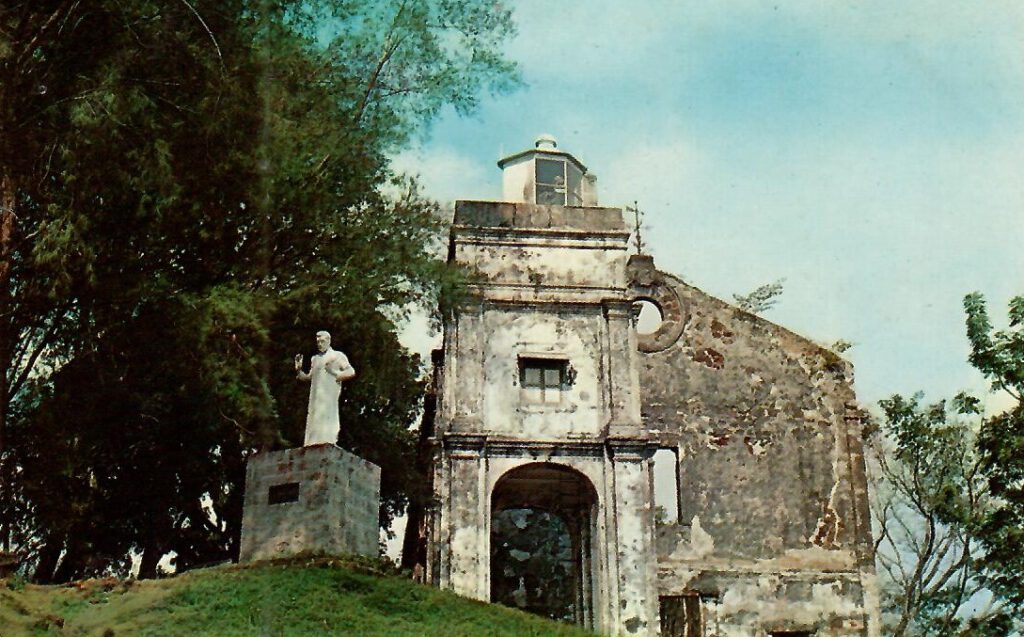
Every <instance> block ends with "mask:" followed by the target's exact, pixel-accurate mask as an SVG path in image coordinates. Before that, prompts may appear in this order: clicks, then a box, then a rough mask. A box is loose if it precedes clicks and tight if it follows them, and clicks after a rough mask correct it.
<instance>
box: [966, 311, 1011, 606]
mask: <svg viewBox="0 0 1024 637" xmlns="http://www.w3.org/2000/svg"><path fill="white" fill-rule="evenodd" d="M964 309H965V310H966V312H967V337H968V339H969V340H970V342H971V355H970V362H971V364H972V365H974V366H975V367H976V368H977V369H978V370H980V371H981V372H982V373H983V374H984V375H985V377H986V378H988V379H989V380H990V381H991V382H992V389H993V390H995V391H997V392H1004V393H1005V394H1006V395H1008V396H1009V397H1010V399H1011V401H1012V404H1011V406H1010V408H1009V409H1007V410H1005V411H1003V412H1002V413H999V414H996V415H993V416H990V417H988V418H986V419H985V420H984V422H983V423H982V426H981V432H980V435H979V447H980V450H981V453H982V457H983V459H984V465H983V469H984V472H985V475H986V477H987V479H988V485H989V489H990V490H991V491H992V495H993V496H994V497H995V498H996V501H997V503H998V506H997V507H996V508H995V510H994V511H992V513H991V514H990V515H989V516H988V518H987V519H986V520H985V524H984V526H983V527H982V529H981V533H980V537H981V539H982V540H983V541H984V543H985V547H986V554H985V558H984V560H983V565H984V567H985V569H986V572H987V574H988V576H989V579H990V582H991V585H992V586H993V587H994V588H995V589H996V590H998V591H1000V592H1001V593H1002V594H1004V595H1006V596H1007V597H1008V598H1009V599H1010V600H1012V601H1013V603H1015V604H1016V606H1017V608H1018V610H1021V611H1024V554H1022V551H1021V547H1022V546H1024V402H1022V397H1024V296H1017V297H1014V298H1013V299H1012V300H1011V301H1010V306H1009V314H1008V318H1009V325H1008V327H1007V329H1003V330H997V329H995V328H994V327H993V325H992V322H991V321H990V319H989V316H988V311H987V308H986V304H985V300H984V298H983V297H982V295H981V294H979V293H977V292H975V293H973V294H969V295H968V296H967V297H966V298H965V299H964Z"/></svg>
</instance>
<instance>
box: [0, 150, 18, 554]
mask: <svg viewBox="0 0 1024 637" xmlns="http://www.w3.org/2000/svg"><path fill="white" fill-rule="evenodd" d="M2 161H3V159H0V162H2ZM0 170H2V171H4V172H3V174H2V175H0V307H3V308H10V307H11V305H12V303H11V301H12V299H11V284H10V283H11V259H12V256H11V255H12V252H13V243H14V221H15V204H16V201H17V199H16V197H17V188H16V187H15V185H14V179H13V178H12V177H11V175H10V174H9V173H8V172H7V170H6V167H5V166H3V165H0ZM12 339H13V334H12V333H11V320H10V319H8V318H2V319H0V520H3V523H2V524H0V546H2V548H3V550H4V551H9V550H10V549H11V527H10V524H11V522H10V520H11V519H12V518H13V515H12V512H11V505H12V503H13V501H14V498H13V494H12V493H11V489H12V488H13V487H12V480H13V477H14V466H13V462H12V460H11V459H10V458H9V455H10V454H8V453H7V417H8V414H9V413H10V409H9V408H10V403H11V395H10V394H11V392H10V382H11V381H10V378H9V377H8V374H10V373H12V372H13V371H14V370H13V361H12V360H11V357H12V353H13V350H14V343H13V342H12Z"/></svg>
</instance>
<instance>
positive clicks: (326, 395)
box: [295, 330, 356, 447]
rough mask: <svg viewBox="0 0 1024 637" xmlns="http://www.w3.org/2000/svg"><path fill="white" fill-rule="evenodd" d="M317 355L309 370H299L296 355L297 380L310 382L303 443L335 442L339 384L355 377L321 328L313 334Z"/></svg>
mask: <svg viewBox="0 0 1024 637" xmlns="http://www.w3.org/2000/svg"><path fill="white" fill-rule="evenodd" d="M316 348H317V350H318V351H319V353H318V354H315V355H314V356H313V359H312V360H311V361H310V362H309V373H308V374H307V373H305V372H303V371H302V354H296V355H295V373H296V377H297V378H298V379H299V380H306V381H310V387H309V409H308V411H307V412H306V440H305V442H304V443H303V444H304V445H305V446H307V447H308V446H310V445H319V444H323V443H325V442H326V443H330V444H332V445H334V444H337V443H338V430H339V429H341V423H340V422H339V420H338V397H339V396H340V395H341V383H342V382H344V381H346V380H349V379H351V378H354V377H355V375H356V370H354V369H353V368H352V365H350V364H349V362H348V357H347V356H345V355H344V354H342V353H341V352H339V351H337V350H334V349H331V335H330V334H328V333H327V332H324V331H322V330H321V331H319V332H317V333H316Z"/></svg>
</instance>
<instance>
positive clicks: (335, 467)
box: [239, 444, 380, 563]
mask: <svg viewBox="0 0 1024 637" xmlns="http://www.w3.org/2000/svg"><path fill="white" fill-rule="evenodd" d="M243 507H244V508H243V514H242V539H241V549H240V552H239V562H243V563H244V562H252V561H255V560H265V559H271V558H276V557H286V556H288V555H295V554H298V553H327V554H343V553H356V554H359V555H370V556H376V555H377V552H378V537H379V531H378V515H379V513H380V468H379V467H377V465H375V464H373V463H371V462H368V461H366V460H363V459H362V458H360V457H358V456H355V455H353V454H351V453H349V452H347V451H344V450H343V449H340V448H338V447H336V446H334V445H327V444H325V445H315V446H311V447H299V448H296V449H285V450H283V451H272V452H267V453H260V454H256V455H254V456H252V457H251V458H249V462H248V464H247V465H246V477H245V502H244V505H243Z"/></svg>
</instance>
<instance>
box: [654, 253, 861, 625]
mask: <svg viewBox="0 0 1024 637" xmlns="http://www.w3.org/2000/svg"><path fill="white" fill-rule="evenodd" d="M645 277H646V279H645ZM634 278H635V279H638V280H639V281H640V286H639V287H640V288H643V290H644V294H642V295H641V296H644V297H645V298H654V297H657V298H658V300H659V304H662V305H664V304H665V303H666V299H669V300H671V299H672V298H673V297H674V298H675V300H676V302H677V305H678V306H677V307H676V308H674V309H671V310H670V311H669V312H667V315H668V316H667V318H668V319H669V322H671V323H673V325H670V326H668V327H667V328H666V329H667V330H668V331H675V332H678V338H677V339H675V340H674V341H673V342H671V343H665V342H664V339H662V342H661V343H660V344H658V346H653V345H651V343H650V342H649V343H648V345H651V346H650V347H648V348H647V351H645V352H644V353H643V354H642V355H641V357H640V362H639V366H640V372H639V373H640V387H641V401H642V417H643V420H644V423H645V426H646V427H647V428H648V429H649V430H653V431H654V432H656V435H657V436H658V438H659V443H660V445H661V446H662V447H668V448H673V449H675V450H677V453H678V458H679V476H678V477H679V480H678V489H679V508H680V512H679V513H680V517H679V519H680V521H681V524H676V525H668V526H662V527H660V528H659V529H658V560H659V578H660V587H661V591H662V594H663V595H681V594H684V593H694V592H696V593H700V594H701V595H703V596H704V599H705V606H706V608H707V612H709V613H711V614H712V615H714V617H715V622H716V625H718V626H719V627H720V633H719V634H720V635H723V636H725V635H765V634H768V633H767V631H770V630H783V629H813V630H816V631H818V632H817V633H815V634H819V635H847V634H849V635H859V634H864V632H865V631H866V630H867V629H868V627H867V619H868V618H869V617H871V616H872V612H871V611H872V609H871V596H870V595H867V596H866V595H865V593H864V590H863V587H864V586H865V585H867V586H870V585H871V583H872V581H873V569H872V566H871V562H870V530H869V527H868V515H867V500H866V484H865V481H864V474H863V458H862V450H861V443H860V439H861V438H860V435H861V433H860V420H859V416H860V414H859V412H858V411H857V410H856V407H855V404H854V394H853V389H852V368H851V366H850V365H849V364H848V363H847V362H845V361H844V360H842V359H841V358H840V357H839V356H837V355H836V354H835V353H833V352H831V351H829V350H827V349H824V348H822V347H819V346H817V345H815V344H814V343H812V342H810V341H808V340H807V339H804V338H802V337H800V336H797V335H796V334H793V333H792V332H789V331H787V330H785V329H783V328H781V327H779V326H777V325H774V324H772V323H769V322H768V321H765V320H762V319H760V318H758V317H755V316H753V315H751V314H748V313H746V312H743V311H741V310H739V309H737V308H735V307H732V306H730V305H728V304H727V303H724V302H722V301H720V300H718V299H715V298H713V297H710V296H708V295H706V294H704V293H703V292H701V291H700V290H698V289H696V288H693V287H691V286H688V285H686V284H685V283H683V282H682V281H680V280H679V279H676V278H674V277H671V276H669V275H666V274H664V273H660V272H651V271H649V270H648V271H646V272H645V273H642V275H640V276H637V273H634ZM680 328H681V329H680ZM866 598H867V601H865V600H866ZM709 616H711V615H709ZM730 626H731V627H732V628H729V627H730Z"/></svg>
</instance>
